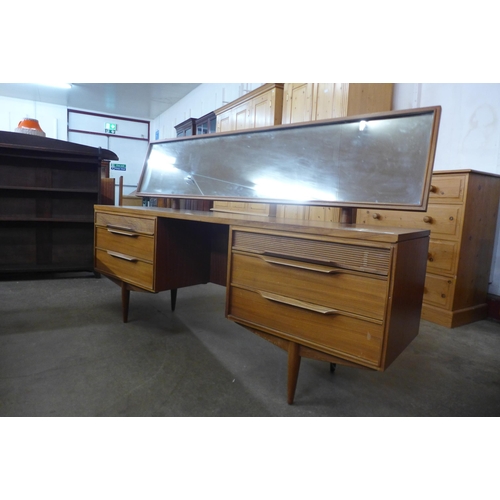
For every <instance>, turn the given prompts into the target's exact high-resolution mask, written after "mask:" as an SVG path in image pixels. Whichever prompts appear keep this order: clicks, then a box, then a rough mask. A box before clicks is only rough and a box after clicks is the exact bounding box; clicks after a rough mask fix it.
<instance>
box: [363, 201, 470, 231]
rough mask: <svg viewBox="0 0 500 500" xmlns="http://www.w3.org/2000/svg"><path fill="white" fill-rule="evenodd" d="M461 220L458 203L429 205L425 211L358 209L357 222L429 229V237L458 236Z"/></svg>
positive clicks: (460, 208)
mask: <svg viewBox="0 0 500 500" xmlns="http://www.w3.org/2000/svg"><path fill="white" fill-rule="evenodd" d="M461 220H462V207H461V206H460V205H449V206H446V205H442V206H440V205H429V207H428V210H427V212H400V211H397V210H365V209H362V210H358V215H357V219H356V221H357V223H358V224H368V225H372V226H379V225H380V226H392V227H405V228H408V229H429V230H430V231H431V237H432V236H434V237H436V236H439V237H440V238H443V237H448V238H458V236H459V235H460V227H461Z"/></svg>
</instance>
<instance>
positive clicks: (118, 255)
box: [107, 250, 139, 262]
mask: <svg viewBox="0 0 500 500" xmlns="http://www.w3.org/2000/svg"><path fill="white" fill-rule="evenodd" d="M107 253H108V255H109V256H111V257H116V258H117V259H122V260H127V261H129V262H137V261H138V260H139V259H136V258H135V257H130V256H129V255H124V254H122V253H118V252H112V251H111V250H107Z"/></svg>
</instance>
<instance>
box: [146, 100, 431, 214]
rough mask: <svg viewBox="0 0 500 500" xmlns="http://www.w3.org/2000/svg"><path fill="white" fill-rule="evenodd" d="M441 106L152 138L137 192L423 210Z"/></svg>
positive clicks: (266, 201)
mask: <svg viewBox="0 0 500 500" xmlns="http://www.w3.org/2000/svg"><path fill="white" fill-rule="evenodd" d="M440 113H441V108H440V107H439V106H436V107H428V108H419V109H413V110H407V111H393V112H384V113H376V114H370V115H365V116H357V117H349V118H341V119H334V120H325V121H318V122H308V123H302V124H295V125H280V126H275V127H269V128H263V129H253V130H246V131H238V132H229V133H220V134H213V135H208V136H192V137H187V138H179V139H171V140H165V141H160V142H155V143H152V144H151V145H150V147H149V151H148V155H147V158H146V162H145V165H144V168H143V171H142V174H141V178H140V180H139V185H138V189H137V194H138V195H139V196H151V197H168V198H194V199H195V198H208V199H211V200H231V201H252V202H263V203H287V204H294V203H300V204H309V205H322V206H335V207H359V208H362V207H380V208H388V209H397V210H425V209H426V208H427V202H428V196H429V188H430V179H431V173H432V167H433V163H434V155H435V149H436V142H437V134H438V127H439V119H440Z"/></svg>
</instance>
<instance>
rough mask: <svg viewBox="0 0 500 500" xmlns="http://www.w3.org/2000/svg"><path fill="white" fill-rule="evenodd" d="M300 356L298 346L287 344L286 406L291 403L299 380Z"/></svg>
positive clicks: (292, 343)
mask: <svg viewBox="0 0 500 500" xmlns="http://www.w3.org/2000/svg"><path fill="white" fill-rule="evenodd" d="M299 368H300V356H299V344H296V343H295V342H289V344H288V404H289V405H291V404H292V403H293V398H294V397H295V389H296V387H297V379H298V378H299Z"/></svg>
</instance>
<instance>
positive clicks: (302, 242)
mask: <svg viewBox="0 0 500 500" xmlns="http://www.w3.org/2000/svg"><path fill="white" fill-rule="evenodd" d="M233 248H234V249H237V250H243V251H249V252H255V253H260V254H265V255H274V256H279V257H284V258H287V257H291V258H295V259H300V260H308V261H313V262H321V263H324V264H329V265H332V266H335V267H340V268H343V269H353V270H357V271H363V272H371V273H376V274H381V275H384V276H387V275H388V273H389V263H390V250H388V249H386V248H372V247H363V246H356V245H344V244H342V243H334V242H329V241H317V240H308V239H305V238H295V237H291V236H281V235H275V234H264V233H251V232H246V231H234V232H233Z"/></svg>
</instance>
